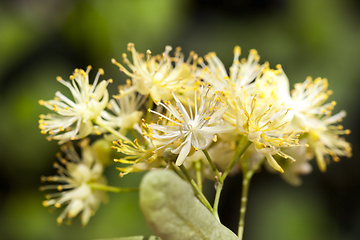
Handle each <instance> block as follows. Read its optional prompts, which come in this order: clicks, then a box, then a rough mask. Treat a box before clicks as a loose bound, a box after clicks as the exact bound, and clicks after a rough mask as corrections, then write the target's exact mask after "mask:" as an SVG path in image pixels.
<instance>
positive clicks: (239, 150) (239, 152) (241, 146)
mask: <svg viewBox="0 0 360 240" xmlns="http://www.w3.org/2000/svg"><path fill="white" fill-rule="evenodd" d="M250 145H251V142H250V141H249V140H246V142H245V143H244V141H241V142H240V143H239V144H238V146H237V148H236V151H235V155H234V157H233V159H232V160H231V162H230V163H229V165H228V166H227V168H226V170H225V171H224V173H223V175H222V179H223V180H225V179H226V177H227V175H228V174H229V173H230V171H231V169H232V168H233V166H234V165H235V163H236V162H237V161H239V159H240V157H241V156H242V155H243V154H244V152H245V151H246V149H247V148H248V147H249V146H250Z"/></svg>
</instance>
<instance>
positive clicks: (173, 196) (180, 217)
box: [140, 170, 238, 240]
mask: <svg viewBox="0 0 360 240" xmlns="http://www.w3.org/2000/svg"><path fill="white" fill-rule="evenodd" d="M140 207H141V210H142V212H143V214H144V217H145V220H146V221H147V223H148V225H149V227H150V228H151V230H152V231H153V232H154V233H155V234H156V235H158V236H160V237H161V239H163V240H176V239H179V240H189V239H194V240H195V239H208V240H210V239H214V240H215V239H229V240H231V239H238V238H237V236H236V235H235V234H234V233H233V232H231V231H230V230H229V229H228V228H226V227H225V226H223V225H222V224H221V223H219V222H218V221H217V220H216V219H215V217H214V216H213V215H212V214H211V213H210V211H209V210H208V209H207V208H205V206H203V205H202V204H201V203H200V201H199V200H198V199H197V198H196V197H195V196H194V193H193V190H192V188H191V186H190V185H189V184H188V183H186V182H185V181H183V180H182V179H181V178H180V177H178V176H177V175H176V174H175V173H174V172H172V171H168V170H156V171H152V172H149V173H147V174H146V175H145V176H144V178H143V179H142V181H141V184H140Z"/></svg>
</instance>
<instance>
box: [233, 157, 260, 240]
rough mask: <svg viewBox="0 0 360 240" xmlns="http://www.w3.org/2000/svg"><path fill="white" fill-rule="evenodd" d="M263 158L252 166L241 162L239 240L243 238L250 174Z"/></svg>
mask: <svg viewBox="0 0 360 240" xmlns="http://www.w3.org/2000/svg"><path fill="white" fill-rule="evenodd" d="M263 162H264V160H261V161H258V162H257V163H256V164H255V165H254V166H253V167H252V166H250V165H248V164H243V165H242V167H243V169H242V170H243V182H242V191H241V207H240V219H239V228H238V237H239V239H240V240H242V239H243V235H244V224H245V213H246V204H247V199H248V195H249V187H250V181H251V178H252V176H253V175H254V173H255V171H256V170H258V169H259V167H260V166H261V164H262V163H263Z"/></svg>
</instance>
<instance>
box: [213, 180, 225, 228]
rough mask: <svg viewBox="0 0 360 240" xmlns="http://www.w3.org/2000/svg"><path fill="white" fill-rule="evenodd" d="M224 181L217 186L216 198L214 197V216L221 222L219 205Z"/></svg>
mask: <svg viewBox="0 0 360 240" xmlns="http://www.w3.org/2000/svg"><path fill="white" fill-rule="evenodd" d="M223 185H224V184H223V183H218V185H217V187H216V194H215V199H214V207H213V208H214V216H215V218H216V219H217V220H218V221H219V222H220V217H219V213H218V207H219V200H220V195H221V191H222V188H223Z"/></svg>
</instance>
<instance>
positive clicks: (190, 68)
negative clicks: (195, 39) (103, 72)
mask: <svg viewBox="0 0 360 240" xmlns="http://www.w3.org/2000/svg"><path fill="white" fill-rule="evenodd" d="M171 50H172V47H170V46H166V48H165V52H164V53H163V54H162V55H161V56H160V55H156V56H151V52H150V50H148V51H147V52H146V60H145V59H144V54H140V53H138V52H137V51H136V49H135V47H134V44H133V43H129V44H128V51H131V53H132V59H133V63H131V62H130V61H129V59H128V58H127V55H126V54H125V53H124V54H123V61H124V62H125V63H126V64H127V65H128V67H129V68H130V71H129V70H128V69H127V68H125V67H124V66H123V65H121V64H120V63H118V62H116V60H115V59H112V63H113V64H115V65H117V66H118V67H119V68H120V71H121V72H124V73H125V74H126V75H128V76H129V77H131V80H132V82H133V86H132V87H131V88H128V89H127V91H124V94H126V93H128V92H131V91H137V92H139V93H140V94H143V95H147V94H150V96H151V98H152V99H153V101H155V102H159V101H160V100H170V99H171V97H172V96H171V94H170V90H172V91H175V92H177V91H179V90H181V89H183V88H185V87H186V85H187V84H188V83H189V82H190V81H194V80H195V78H196V77H195V70H196V60H197V55H196V54H195V53H194V52H191V53H190V57H189V58H188V60H187V61H184V55H183V54H182V53H181V48H180V47H178V48H176V50H175V54H174V55H175V56H174V57H170V55H169V53H170V51H171ZM191 60H193V64H190V62H191ZM131 71H132V72H131Z"/></svg>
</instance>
